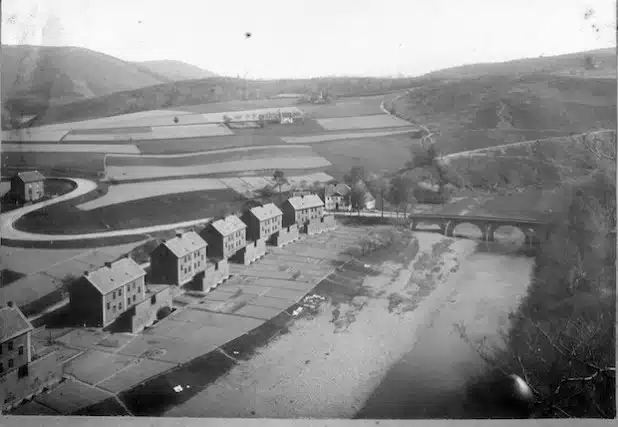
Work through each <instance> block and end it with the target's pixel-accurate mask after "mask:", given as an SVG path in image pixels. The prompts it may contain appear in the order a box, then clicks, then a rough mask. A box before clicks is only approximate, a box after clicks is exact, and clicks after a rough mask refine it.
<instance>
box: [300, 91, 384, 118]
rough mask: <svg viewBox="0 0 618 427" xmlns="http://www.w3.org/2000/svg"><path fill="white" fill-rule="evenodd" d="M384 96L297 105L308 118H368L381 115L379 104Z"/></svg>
mask: <svg viewBox="0 0 618 427" xmlns="http://www.w3.org/2000/svg"><path fill="white" fill-rule="evenodd" d="M383 99H384V96H382V95H380V96H371V97H362V98H352V99H345V98H344V99H338V100H337V101H335V102H334V103H332V104H299V105H298V107H299V108H300V109H302V110H303V111H305V112H306V113H307V115H308V116H309V117H312V118H315V119H329V118H335V117H353V116H370V115H374V114H382V113H383V111H382V110H381V109H380V103H381V102H382V100H383Z"/></svg>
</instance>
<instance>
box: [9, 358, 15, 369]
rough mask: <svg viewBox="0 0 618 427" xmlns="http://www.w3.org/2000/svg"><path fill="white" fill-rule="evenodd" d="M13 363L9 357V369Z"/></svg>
mask: <svg viewBox="0 0 618 427" xmlns="http://www.w3.org/2000/svg"><path fill="white" fill-rule="evenodd" d="M13 365H14V362H13V359H9V369H11V368H12V367H13Z"/></svg>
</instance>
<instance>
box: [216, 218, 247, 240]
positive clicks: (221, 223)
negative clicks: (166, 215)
mask: <svg viewBox="0 0 618 427" xmlns="http://www.w3.org/2000/svg"><path fill="white" fill-rule="evenodd" d="M211 225H212V227H213V228H214V229H215V230H217V231H218V232H219V234H221V235H222V236H229V235H230V234H232V233H234V232H236V231H239V230H242V229H244V228H247V225H246V224H245V223H244V222H242V221H241V219H240V218H238V217H237V216H236V215H230V216H226V217H225V218H224V219H218V220H216V221H214V222H213V223H212V224H211Z"/></svg>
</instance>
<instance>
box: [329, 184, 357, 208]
mask: <svg viewBox="0 0 618 427" xmlns="http://www.w3.org/2000/svg"><path fill="white" fill-rule="evenodd" d="M350 191H351V188H350V187H349V186H348V185H346V184H343V183H340V184H328V185H327V186H326V187H325V188H324V189H323V190H322V200H323V201H324V208H325V209H326V210H328V211H349V210H350V209H351V204H350Z"/></svg>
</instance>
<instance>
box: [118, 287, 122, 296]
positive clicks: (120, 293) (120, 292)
mask: <svg viewBox="0 0 618 427" xmlns="http://www.w3.org/2000/svg"><path fill="white" fill-rule="evenodd" d="M120 295H122V288H120V289H118V296H120Z"/></svg>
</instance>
